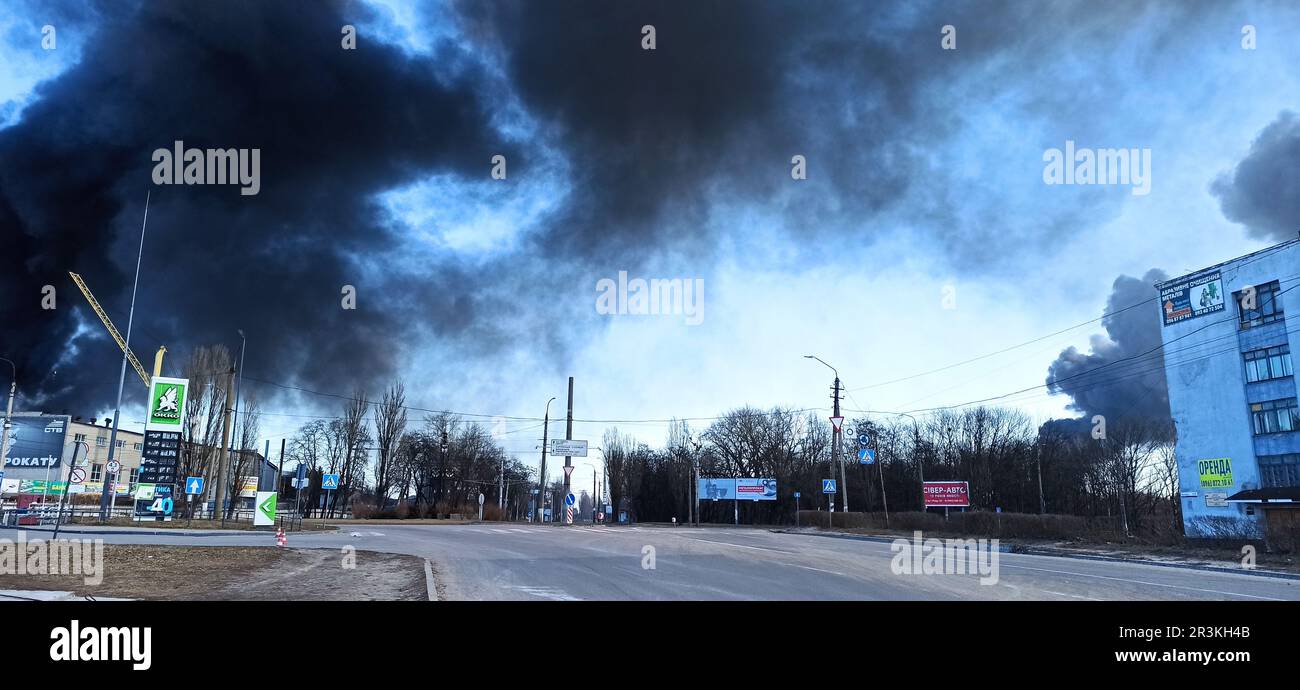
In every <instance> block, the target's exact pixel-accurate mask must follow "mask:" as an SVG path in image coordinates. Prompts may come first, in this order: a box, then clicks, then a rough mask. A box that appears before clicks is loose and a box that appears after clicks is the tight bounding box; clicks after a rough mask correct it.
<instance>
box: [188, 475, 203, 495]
mask: <svg viewBox="0 0 1300 690" xmlns="http://www.w3.org/2000/svg"><path fill="white" fill-rule="evenodd" d="M185 493H186V495H189V496H197V495H199V494H201V493H203V477H188V478H186V479H185Z"/></svg>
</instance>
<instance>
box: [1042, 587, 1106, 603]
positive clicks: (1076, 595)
mask: <svg viewBox="0 0 1300 690" xmlns="http://www.w3.org/2000/svg"><path fill="white" fill-rule="evenodd" d="M1043 593H1044V594H1055V595H1056V596H1058V597H1071V598H1073V599H1085V600H1087V601H1101V599H1094V598H1092V597H1084V596H1079V595H1078V594H1066V593H1065V592H1053V591H1052V590H1050V589H1045V590H1043Z"/></svg>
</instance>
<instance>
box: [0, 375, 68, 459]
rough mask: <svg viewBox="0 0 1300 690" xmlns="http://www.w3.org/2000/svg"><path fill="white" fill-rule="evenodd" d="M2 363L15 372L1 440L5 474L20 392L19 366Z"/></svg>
mask: <svg viewBox="0 0 1300 690" xmlns="http://www.w3.org/2000/svg"><path fill="white" fill-rule="evenodd" d="M0 362H8V363H9V368H10V369H12V370H13V377H12V378H10V379H9V407H8V409H6V411H5V427H4V439H3V440H0V472H3V471H4V461H5V458H7V457H9V428H10V427H11V426H13V422H12V421H11V420H12V419H13V416H14V393H16V392H17V391H18V365H17V364H14V363H13V362H10V361H9V360H7V359H5V358H4V357H0ZM73 450H74V451H75V450H76V449H75V448H74V449H73Z"/></svg>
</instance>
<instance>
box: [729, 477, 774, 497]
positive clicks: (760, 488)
mask: <svg viewBox="0 0 1300 690" xmlns="http://www.w3.org/2000/svg"><path fill="white" fill-rule="evenodd" d="M736 498H739V499H742V500H750V501H775V500H776V480H775V479H737V480H736Z"/></svg>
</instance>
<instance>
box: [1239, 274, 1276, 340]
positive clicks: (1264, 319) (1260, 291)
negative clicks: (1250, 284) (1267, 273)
mask: <svg viewBox="0 0 1300 690" xmlns="http://www.w3.org/2000/svg"><path fill="white" fill-rule="evenodd" d="M1280 287H1281V286H1280V285H1279V284H1278V281H1276V280H1275V281H1273V282H1271V283H1265V284H1264V285H1256V286H1255V300H1254V304H1253V305H1250V304H1246V303H1245V302H1246V301H1247V300H1246V299H1245V298H1246V297H1247V293H1246V291H1245V290H1240V291H1238V292H1235V293H1233V296H1234V297H1236V298H1237V306H1238V307H1239V308H1240V311H1241V328H1242V330H1245V329H1247V328H1250V327H1251V326H1260V325H1263V324H1266V323H1272V322H1274V321H1278V320H1280V319H1281V318H1282V303H1281V302H1279V301H1278V299H1277V293H1278V290H1279V289H1280Z"/></svg>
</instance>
